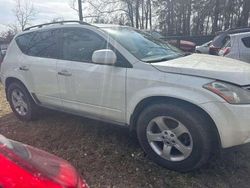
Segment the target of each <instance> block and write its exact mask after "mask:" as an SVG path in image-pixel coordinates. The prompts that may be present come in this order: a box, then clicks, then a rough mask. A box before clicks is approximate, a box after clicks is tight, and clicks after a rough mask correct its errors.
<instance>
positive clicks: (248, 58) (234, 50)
mask: <svg viewBox="0 0 250 188" xmlns="http://www.w3.org/2000/svg"><path fill="white" fill-rule="evenodd" d="M219 55H220V56H225V57H229V58H233V59H238V60H241V61H245V62H247V63H250V32H247V33H238V34H233V35H230V36H229V37H228V38H227V42H226V44H225V45H224V47H223V48H222V49H221V50H220V52H219Z"/></svg>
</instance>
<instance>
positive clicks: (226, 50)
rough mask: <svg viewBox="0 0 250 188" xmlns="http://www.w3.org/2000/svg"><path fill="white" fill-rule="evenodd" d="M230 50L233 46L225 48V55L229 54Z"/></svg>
mask: <svg viewBox="0 0 250 188" xmlns="http://www.w3.org/2000/svg"><path fill="white" fill-rule="evenodd" d="M230 51H231V48H230V47H227V48H225V50H224V53H223V56H226V55H227V54H229V53H230Z"/></svg>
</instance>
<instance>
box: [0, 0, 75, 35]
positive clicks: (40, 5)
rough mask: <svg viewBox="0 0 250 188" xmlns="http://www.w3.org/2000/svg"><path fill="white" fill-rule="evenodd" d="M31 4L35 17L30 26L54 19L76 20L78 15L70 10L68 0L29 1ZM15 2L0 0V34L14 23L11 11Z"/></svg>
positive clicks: (12, 0) (14, 19)
mask: <svg viewBox="0 0 250 188" xmlns="http://www.w3.org/2000/svg"><path fill="white" fill-rule="evenodd" d="M30 1H31V2H32V3H33V6H34V8H35V11H36V12H37V14H36V17H35V18H34V20H32V25H34V24H41V23H45V22H49V21H51V20H52V19H54V18H63V19H64V20H72V19H73V20H77V19H78V14H77V12H76V11H75V10H73V9H72V8H70V0H30ZM14 9H15V0H0V32H3V31H5V30H7V29H8V25H13V24H15V23H16V18H15V16H14V13H13V10H14Z"/></svg>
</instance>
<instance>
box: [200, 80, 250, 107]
mask: <svg viewBox="0 0 250 188" xmlns="http://www.w3.org/2000/svg"><path fill="white" fill-rule="evenodd" d="M203 87H204V88H205V89H208V90H209V91H211V92H213V93H215V94H217V95H219V96H220V97H222V98H223V99H224V100H225V101H227V102H228V103H230V104H250V91H249V90H247V89H244V88H241V87H239V86H236V85H233V84H229V83H225V82H220V81H215V82H211V83H208V84H205V85H204V86H203Z"/></svg>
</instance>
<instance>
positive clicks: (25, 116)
mask: <svg viewBox="0 0 250 188" xmlns="http://www.w3.org/2000/svg"><path fill="white" fill-rule="evenodd" d="M7 98H8V101H9V104H10V107H11V109H12V111H13V112H14V113H15V115H16V116H17V117H18V118H19V119H20V120H22V121H31V120H35V119H36V118H37V111H38V107H37V105H36V104H35V102H34V101H33V99H32V97H31V96H30V94H29V92H28V91H27V89H26V88H25V86H24V85H23V84H21V83H19V82H13V83H11V84H10V85H9V86H8V88H7Z"/></svg>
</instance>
